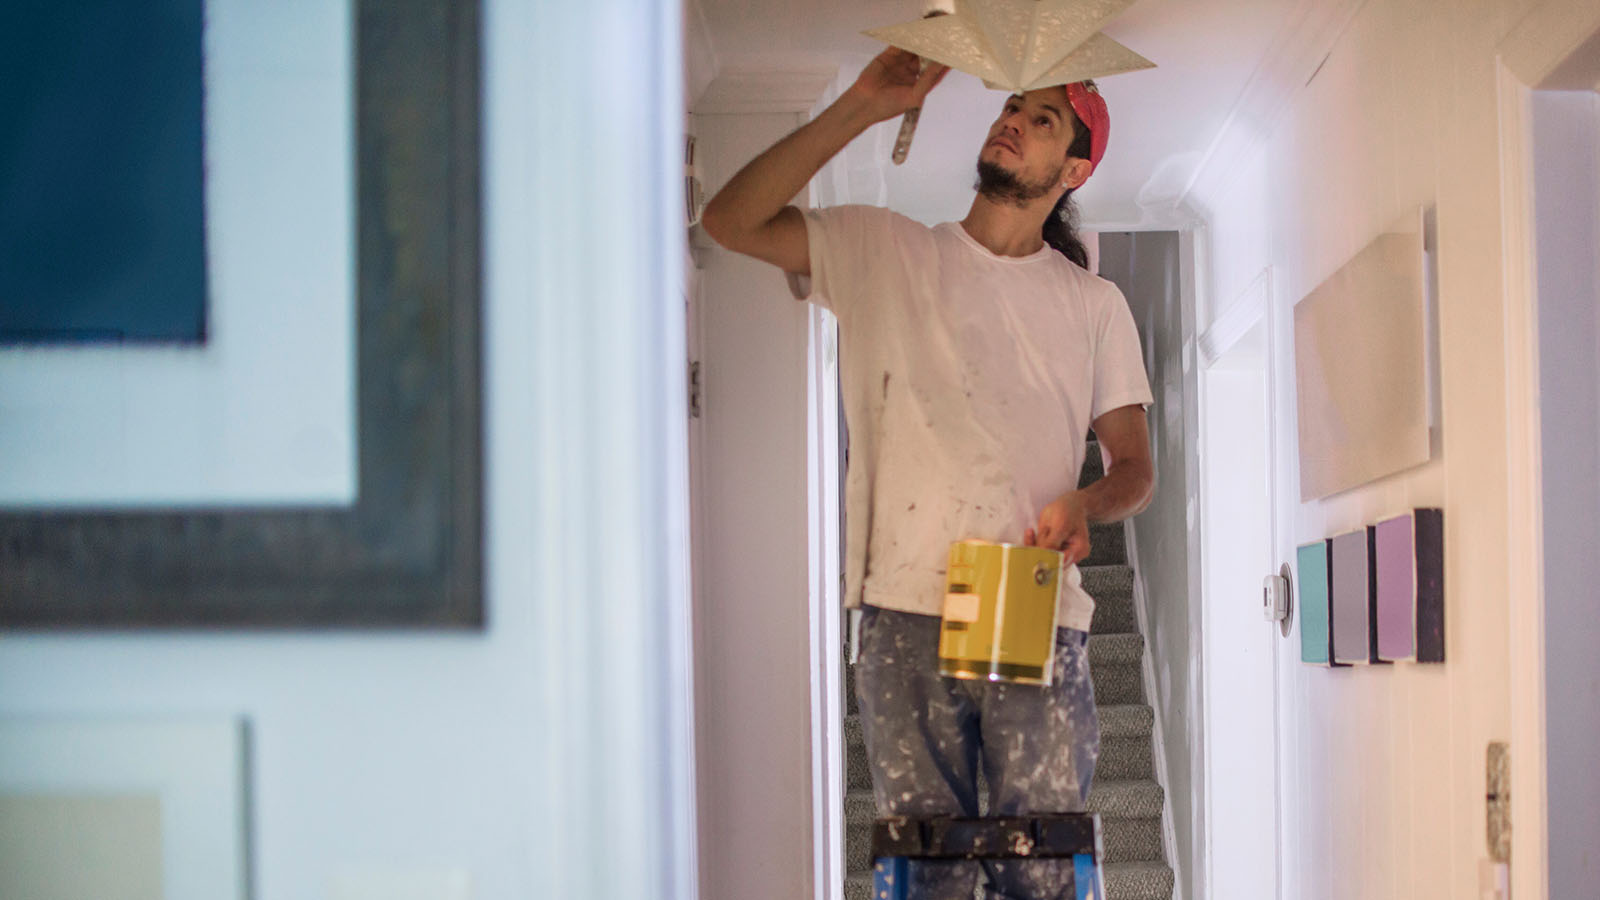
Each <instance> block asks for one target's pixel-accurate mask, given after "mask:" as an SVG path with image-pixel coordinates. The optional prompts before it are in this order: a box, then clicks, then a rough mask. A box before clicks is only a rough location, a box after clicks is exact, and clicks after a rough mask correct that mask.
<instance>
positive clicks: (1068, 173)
mask: <svg viewBox="0 0 1600 900" xmlns="http://www.w3.org/2000/svg"><path fill="white" fill-rule="evenodd" d="M1093 171H1094V165H1093V164H1092V163H1090V162H1089V161H1088V160H1087V159H1077V158H1075V157H1071V156H1069V157H1067V164H1066V165H1065V166H1064V167H1062V169H1061V186H1062V187H1066V188H1071V189H1073V190H1077V189H1078V188H1079V187H1081V186H1082V185H1083V183H1084V182H1085V181H1088V180H1089V173H1090V172H1093Z"/></svg>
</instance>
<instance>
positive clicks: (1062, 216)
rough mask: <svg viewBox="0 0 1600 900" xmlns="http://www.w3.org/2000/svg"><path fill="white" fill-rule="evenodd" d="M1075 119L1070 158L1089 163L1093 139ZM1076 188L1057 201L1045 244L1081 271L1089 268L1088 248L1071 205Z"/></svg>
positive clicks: (1074, 116) (1046, 223) (1049, 218)
mask: <svg viewBox="0 0 1600 900" xmlns="http://www.w3.org/2000/svg"><path fill="white" fill-rule="evenodd" d="M1068 114H1069V115H1071V116H1072V133H1073V139H1072V146H1071V147H1068V148H1067V155H1068V156H1070V157H1073V158H1075V159H1088V158H1089V154H1090V147H1091V146H1092V139H1091V138H1090V136H1089V129H1088V127H1087V126H1085V125H1084V124H1083V120H1081V119H1079V118H1078V115H1077V113H1072V112H1069V113H1068ZM1076 191H1077V188H1069V189H1068V190H1067V192H1066V193H1064V194H1062V195H1061V199H1060V200H1057V201H1056V206H1055V209H1052V210H1050V215H1049V216H1046V217H1045V220H1044V242H1045V243H1046V244H1049V245H1050V246H1052V247H1054V248H1056V249H1057V250H1059V251H1061V255H1062V256H1065V257H1066V258H1067V259H1070V260H1072V261H1073V262H1075V263H1077V264H1078V265H1079V267H1081V268H1084V269H1087V268H1089V248H1088V247H1085V246H1084V244H1083V239H1082V238H1080V237H1078V205H1077V204H1076V203H1073V202H1072V195H1073V193H1074V192H1076Z"/></svg>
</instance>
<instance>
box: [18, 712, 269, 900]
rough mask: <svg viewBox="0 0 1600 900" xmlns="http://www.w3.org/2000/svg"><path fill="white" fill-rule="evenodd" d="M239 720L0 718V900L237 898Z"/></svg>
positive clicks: (244, 808)
mask: <svg viewBox="0 0 1600 900" xmlns="http://www.w3.org/2000/svg"><path fill="white" fill-rule="evenodd" d="M247 743H248V731H247V725H246V723H245V722H244V720H242V719H239V718H234V717H214V718H213V717H205V718H111V719H107V718H79V717H49V718H15V717H6V718H0V835H3V836H4V837H5V840H3V841H0V896H4V897H67V896H76V897H110V896H115V897H122V898H146V897H148V898H152V900H245V898H246V897H248V896H249V891H250V888H249V856H250V848H249V843H248V839H247V835H248V834H249V805H248V801H247V796H248V795H247V792H246V784H247V778H248V773H247V771H246V768H247V765H246V759H247V757H248V751H247Z"/></svg>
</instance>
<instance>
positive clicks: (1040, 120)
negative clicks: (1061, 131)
mask: <svg viewBox="0 0 1600 900" xmlns="http://www.w3.org/2000/svg"><path fill="white" fill-rule="evenodd" d="M1034 121H1035V122H1036V123H1037V124H1039V125H1043V126H1044V127H1046V128H1049V127H1050V119H1049V117H1048V116H1040V117H1039V118H1037V119H1035V120H1034Z"/></svg>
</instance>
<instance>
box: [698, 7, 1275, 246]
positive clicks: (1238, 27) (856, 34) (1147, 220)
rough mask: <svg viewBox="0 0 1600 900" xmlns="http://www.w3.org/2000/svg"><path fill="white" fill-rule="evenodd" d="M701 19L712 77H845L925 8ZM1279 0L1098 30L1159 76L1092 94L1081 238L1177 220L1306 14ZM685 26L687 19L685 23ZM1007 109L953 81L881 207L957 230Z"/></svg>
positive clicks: (1166, 13) (747, 12)
mask: <svg viewBox="0 0 1600 900" xmlns="http://www.w3.org/2000/svg"><path fill="white" fill-rule="evenodd" d="M686 2H698V4H699V6H700V8H701V11H703V13H704V15H705V22H706V25H707V27H708V29H709V32H710V36H711V42H712V47H713V51H714V53H715V54H716V58H717V63H718V66H719V68H721V69H722V70H725V71H726V70H731V69H738V70H747V71H748V70H758V71H759V70H768V71H781V70H806V69H813V70H814V69H815V68H816V67H817V66H819V65H820V66H840V67H841V68H844V69H845V70H846V71H847V73H848V74H850V75H853V74H854V73H855V72H856V71H859V69H860V67H861V66H862V65H863V64H864V63H865V62H866V60H868V59H870V58H871V56H872V55H873V54H875V53H877V52H878V51H879V50H881V49H882V47H883V45H882V44H880V43H878V42H877V41H875V40H873V39H872V38H868V37H865V36H863V35H862V34H861V31H862V30H863V29H866V28H872V27H876V26H879V25H887V24H893V23H897V22H903V21H908V20H910V19H914V18H917V17H918V16H920V15H921V13H922V8H923V4H922V0H802V2H796V0H686ZM1304 8H1305V4H1304V3H1301V2H1288V0H1137V2H1135V3H1134V4H1133V5H1132V6H1130V7H1129V8H1128V9H1127V10H1126V11H1125V12H1123V13H1122V15H1120V16H1118V17H1117V18H1116V19H1115V20H1114V21H1113V22H1112V24H1111V25H1109V26H1107V27H1106V29H1105V32H1106V33H1107V34H1109V35H1110V36H1112V37H1114V38H1116V39H1117V40H1119V41H1121V42H1122V43H1124V44H1127V45H1128V46H1129V47H1131V48H1132V49H1134V50H1135V51H1137V52H1138V53H1141V54H1143V55H1144V56H1145V57H1147V58H1148V59H1150V60H1151V61H1153V62H1155V63H1156V65H1157V68H1155V69H1151V70H1147V71H1143V72H1132V73H1129V74H1126V75H1117V76H1113V77H1111V78H1107V79H1104V80H1102V81H1101V82H1100V87H1101V91H1102V93H1103V94H1104V95H1105V97H1106V103H1107V105H1108V106H1109V107H1110V109H1111V123H1112V124H1111V142H1110V146H1109V148H1108V149H1107V152H1106V158H1105V160H1104V161H1103V162H1102V163H1101V165H1100V167H1099V169H1098V170H1097V171H1096V172H1095V175H1094V177H1093V178H1092V179H1090V181H1089V183H1088V184H1087V185H1085V186H1084V187H1083V189H1082V190H1081V191H1079V193H1078V195H1077V197H1078V202H1079V204H1080V206H1081V207H1082V210H1083V221H1084V223H1085V224H1086V225H1088V226H1090V227H1100V228H1105V227H1139V226H1141V225H1142V226H1144V227H1171V226H1174V225H1177V224H1180V223H1181V222H1183V221H1184V216H1183V215H1182V214H1181V213H1179V212H1177V211H1175V210H1174V209H1173V203H1174V202H1175V201H1176V200H1177V199H1178V198H1179V197H1180V196H1181V195H1182V193H1183V191H1184V190H1185V188H1186V187H1187V186H1188V184H1189V182H1190V180H1191V179H1192V177H1193V174H1194V172H1195V169H1196V167H1197V166H1198V165H1199V163H1200V162H1201V161H1202V159H1203V158H1204V156H1205V154H1206V152H1207V150H1208V149H1209V148H1210V146H1211V143H1212V141H1213V140H1214V139H1215V138H1216V136H1217V133H1218V132H1219V131H1220V130H1221V128H1222V126H1223V123H1224V122H1225V121H1226V120H1227V118H1228V114H1229V111H1230V110H1231V109H1233V107H1234V104H1235V102H1236V101H1237V100H1238V98H1239V96H1240V94H1241V92H1242V91H1243V89H1244V87H1245V85H1246V84H1247V82H1248V81H1249V79H1250V77H1251V75H1252V73H1253V72H1254V71H1255V70H1256V68H1257V66H1258V65H1259V64H1260V62H1261V60H1262V58H1263V56H1264V55H1265V54H1266V52H1267V50H1268V48H1269V47H1271V46H1272V44H1273V43H1274V41H1275V40H1278V39H1279V38H1280V35H1282V34H1283V33H1284V32H1285V31H1286V30H1287V29H1290V28H1291V27H1292V26H1293V25H1294V19H1295V18H1297V17H1298V16H1300V15H1302V14H1304V11H1305V9H1304ZM691 14H692V12H691ZM1002 101H1003V95H1002V94H1000V93H999V92H995V91H989V90H987V89H985V88H984V87H983V85H982V84H981V83H980V82H979V81H978V80H977V79H976V78H973V77H971V76H969V75H964V74H962V73H959V72H952V73H951V74H950V76H949V77H947V78H946V79H945V80H944V83H942V84H941V85H940V86H939V87H938V89H936V90H935V91H934V92H933V94H932V95H930V97H929V99H928V102H927V104H926V106H925V107H924V110H923V114H922V120H921V123H920V124H919V126H918V131H917V136H916V140H915V142H914V143H913V145H912V148H911V155H910V158H909V159H908V160H907V161H906V164H905V165H904V166H898V167H890V171H889V172H888V173H887V175H886V181H887V183H888V191H889V206H890V207H891V208H894V209H896V210H899V211H900V212H903V213H905V214H907V215H910V216H912V217H913V218H917V219H921V220H923V221H926V222H938V221H944V220H948V219H957V218H960V217H961V216H962V215H963V214H964V213H965V212H966V208H967V206H968V204H969V203H971V200H972V181H973V175H974V168H973V167H974V164H975V160H976V157H977V151H978V146H979V143H980V142H981V140H982V137H983V135H984V133H985V131H986V130H987V129H988V126H989V123H990V122H991V121H992V120H993V118H994V116H995V114H996V113H997V112H998V110H999V108H1000V104H1001V103H1002Z"/></svg>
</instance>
